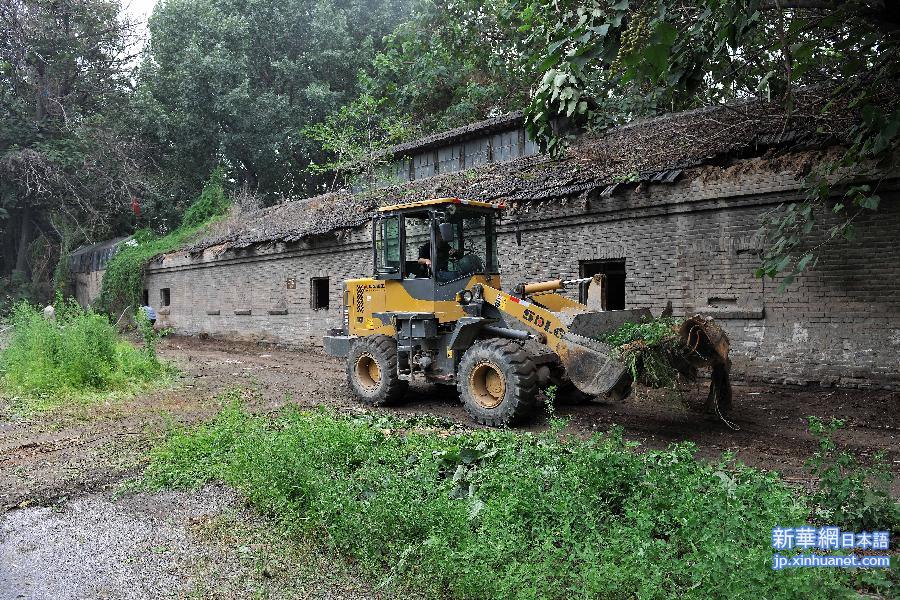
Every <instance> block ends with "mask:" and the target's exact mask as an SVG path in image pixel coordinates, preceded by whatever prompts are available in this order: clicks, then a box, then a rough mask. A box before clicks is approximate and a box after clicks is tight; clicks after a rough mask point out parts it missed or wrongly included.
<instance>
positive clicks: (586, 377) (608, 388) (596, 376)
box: [557, 333, 631, 400]
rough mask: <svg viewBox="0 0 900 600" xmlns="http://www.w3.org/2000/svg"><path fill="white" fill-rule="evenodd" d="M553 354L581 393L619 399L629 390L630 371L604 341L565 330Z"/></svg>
mask: <svg viewBox="0 0 900 600" xmlns="http://www.w3.org/2000/svg"><path fill="white" fill-rule="evenodd" d="M557 353H558V354H559V359H560V362H562V364H563V367H565V369H566V376H567V377H568V378H569V379H570V380H571V381H572V383H573V384H575V387H577V388H578V389H579V390H581V391H582V392H584V393H585V394H589V395H591V396H602V395H608V396H612V397H613V398H614V399H616V400H620V399H622V398H624V397H625V396H627V395H628V392H629V391H630V390H631V374H630V373H629V372H628V369H627V368H625V365H624V364H622V362H621V361H619V360H617V359H615V358H613V357H612V349H611V348H610V347H609V346H607V345H606V344H604V343H602V342H598V341H596V340H591V339H588V338H585V337H581V336H579V335H574V334H572V333H567V334H566V335H565V336H563V339H562V341H561V343H560V345H559V346H558V347H557Z"/></svg>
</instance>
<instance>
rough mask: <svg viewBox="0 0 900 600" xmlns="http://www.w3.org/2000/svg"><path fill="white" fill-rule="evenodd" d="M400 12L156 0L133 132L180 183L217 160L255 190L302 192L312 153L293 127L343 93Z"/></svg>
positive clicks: (282, 1) (399, 7)
mask: <svg viewBox="0 0 900 600" xmlns="http://www.w3.org/2000/svg"><path fill="white" fill-rule="evenodd" d="M405 11H406V5H405V2H404V0H163V1H162V2H161V3H160V4H159V5H158V6H157V8H156V10H155V11H154V14H153V17H152V18H151V20H150V32H151V41H150V47H149V51H148V55H147V57H146V59H145V61H144V63H143V64H142V65H141V68H140V71H139V74H138V81H139V84H138V90H137V96H136V98H135V104H136V106H137V107H138V109H139V112H140V114H141V115H142V118H141V120H140V122H139V126H140V130H141V132H142V135H143V136H144V138H145V139H147V140H149V141H152V142H153V143H154V144H155V146H156V148H157V149H158V150H157V155H156V158H157V160H158V161H159V163H160V164H161V165H162V166H163V168H164V169H165V170H166V172H168V173H171V174H172V175H173V176H174V177H176V178H177V179H178V180H179V182H180V185H181V187H182V189H183V190H186V191H195V190H197V189H199V187H200V186H201V184H202V182H203V180H204V179H205V178H206V177H207V175H208V174H209V172H210V170H211V169H212V168H214V167H215V166H216V165H217V164H221V165H223V166H224V167H225V170H226V173H227V176H228V177H229V178H230V179H231V180H232V182H233V184H235V185H244V184H246V185H247V186H249V187H250V188H253V189H258V190H259V191H260V192H261V193H262V194H264V195H269V196H276V195H290V194H296V193H300V192H305V191H308V190H309V189H311V188H312V187H313V186H312V183H311V182H310V181H309V179H310V176H309V174H308V173H306V172H305V170H306V167H307V166H308V165H309V164H310V162H311V161H312V160H313V159H315V158H316V157H318V156H319V154H320V153H319V151H318V149H317V147H316V145H315V144H314V143H313V142H311V141H310V140H309V139H307V138H306V137H304V136H302V135H301V130H302V129H303V128H304V127H305V126H307V125H309V124H310V123H316V122H321V121H323V120H324V119H325V117H326V116H327V115H328V114H329V113H331V112H332V111H334V110H336V109H337V108H338V107H340V106H341V105H342V104H343V103H344V102H346V101H348V100H349V99H351V98H352V97H353V95H354V94H355V92H356V89H357V71H358V70H359V69H360V68H362V67H364V66H365V65H367V64H369V63H370V62H371V60H372V58H373V56H374V55H375V52H376V51H377V50H378V48H380V46H381V40H382V38H383V37H384V36H385V35H386V34H388V33H389V32H390V31H392V30H393V28H394V27H395V26H396V24H397V22H399V21H400V19H401V15H403V14H404V13H405ZM182 196H183V197H185V198H187V197H189V194H187V193H184V194H182Z"/></svg>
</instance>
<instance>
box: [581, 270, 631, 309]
mask: <svg viewBox="0 0 900 600" xmlns="http://www.w3.org/2000/svg"><path fill="white" fill-rule="evenodd" d="M579 269H580V271H581V276H582V277H592V276H594V275H598V274H600V273H602V274H603V275H606V309H607V310H624V309H625V259H624V258H613V259H608V260H587V261H582V262H581V264H580V266H579ZM586 294H587V288H586V287H585V288H582V291H581V294H580V295H581V296H585V295H586ZM579 300H580V301H581V302H586V301H587V298H586V297H584V298H579Z"/></svg>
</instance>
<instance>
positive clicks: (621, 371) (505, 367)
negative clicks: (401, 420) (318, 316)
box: [324, 198, 730, 426]
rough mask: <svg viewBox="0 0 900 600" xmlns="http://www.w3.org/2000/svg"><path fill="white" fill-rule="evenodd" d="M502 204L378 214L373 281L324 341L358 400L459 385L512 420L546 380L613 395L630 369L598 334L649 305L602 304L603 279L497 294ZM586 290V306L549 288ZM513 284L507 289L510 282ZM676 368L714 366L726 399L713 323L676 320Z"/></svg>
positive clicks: (353, 287)
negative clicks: (342, 364)
mask: <svg viewBox="0 0 900 600" xmlns="http://www.w3.org/2000/svg"><path fill="white" fill-rule="evenodd" d="M502 209H503V205H502V204H491V203H487V202H479V201H466V200H460V199H459V198H441V199H435V200H426V201H422V202H415V203H408V204H399V205H394V206H386V207H382V208H381V209H379V211H378V214H377V215H376V216H375V218H374V222H373V227H372V232H373V253H374V267H375V268H374V272H375V274H374V277H372V278H366V279H351V280H348V281H346V282H345V283H344V289H343V326H342V327H341V328H340V329H333V330H331V331H330V332H329V334H328V335H327V336H325V340H324V341H325V349H326V351H327V352H328V353H329V354H331V355H332V356H338V357H344V358H346V359H347V380H348V383H349V385H350V387H351V388H352V390H353V392H354V393H355V394H356V395H357V396H358V397H359V398H360V400H362V401H363V402H365V403H367V404H370V405H382V404H390V403H395V402H399V401H400V400H401V399H402V398H403V395H404V394H405V392H406V389H407V387H408V385H409V382H410V381H411V380H413V379H414V378H421V379H423V380H425V381H431V382H436V383H443V384H448V385H456V387H457V389H458V390H459V395H460V398H461V399H462V401H463V404H464V405H465V408H466V411H467V412H468V414H469V415H470V416H471V417H472V418H473V419H474V420H475V421H477V422H479V423H482V424H485V425H492V426H500V425H514V424H518V423H522V422H525V421H526V420H527V419H528V418H529V417H530V416H531V414H532V413H533V412H534V410H535V408H536V406H537V395H538V392H539V389H540V388H542V387H543V386H548V385H556V386H558V388H559V389H565V388H566V387H574V388H577V389H578V390H580V391H581V392H582V393H583V394H586V395H588V396H592V397H597V396H602V397H606V398H614V399H620V398H624V397H625V396H627V395H628V393H629V392H630V390H631V384H632V373H631V371H630V370H629V369H628V368H626V366H625V365H624V364H623V363H622V362H621V361H620V360H619V359H617V358H616V357H615V356H614V353H613V352H612V351H611V348H610V347H609V346H607V345H606V344H604V343H603V342H602V341H600V340H602V339H603V338H604V336H605V335H606V334H608V333H610V332H612V331H614V330H616V329H617V328H619V327H621V326H622V325H623V324H625V323H626V322H634V323H639V322H641V321H642V320H646V319H650V318H652V317H651V315H650V311H649V310H647V309H632V310H616V311H607V310H605V299H604V281H603V278H602V277H599V276H595V277H594V278H584V279H574V280H570V281H564V280H562V279H557V280H554V281H547V282H542V283H531V284H519V285H517V286H515V287H514V288H512V293H507V292H504V291H502V290H501V285H500V266H499V264H498V261H497V233H496V226H497V222H498V220H499V218H500V213H501V211H502ZM575 286H586V287H587V290H586V291H587V298H588V302H587V304H586V305H585V304H581V303H578V302H575V301H573V300H571V299H569V298H568V297H566V296H564V295H562V294H558V293H556V292H558V291H560V290H563V289H566V288H573V287H575ZM508 289H509V288H508ZM681 334H682V337H683V338H684V343H685V344H686V345H687V346H688V347H690V349H691V355H690V356H688V357H686V358H685V357H681V358H680V359H679V360H680V362H681V363H683V364H679V365H677V366H678V369H679V371H680V372H683V373H690V372H695V371H696V368H697V367H699V366H709V367H711V368H712V369H713V377H712V380H713V385H712V387H711V389H710V394H709V396H710V402H715V405H716V407H717V408H719V407H720V406H722V405H724V404H727V402H728V401H729V400H730V395H729V394H730V388H729V386H728V371H727V370H728V340H727V338H726V337H725V335H724V333H722V331H721V330H720V329H719V328H718V327H717V326H715V324H714V323H712V321H711V320H708V319H703V318H702V317H696V318H694V319H693V320H689V321H688V322H686V323H685V326H683V327H682V332H681Z"/></svg>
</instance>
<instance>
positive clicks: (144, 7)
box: [122, 0, 157, 38]
mask: <svg viewBox="0 0 900 600" xmlns="http://www.w3.org/2000/svg"><path fill="white" fill-rule="evenodd" d="M156 2H157V0H122V7H123V11H122V12H123V13H124V14H126V15H128V16H129V17H131V18H132V19H133V20H135V21H137V22H138V24H139V31H140V35H141V37H143V38H146V36H147V19H149V18H150V15H151V14H152V13H153V7H154V6H156Z"/></svg>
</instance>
